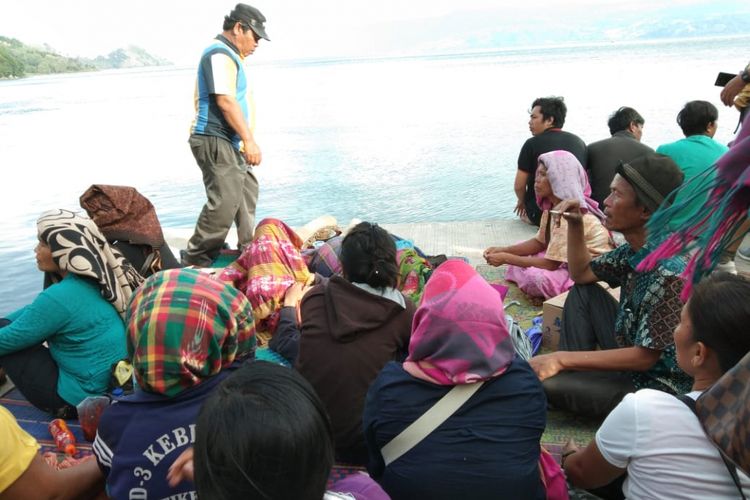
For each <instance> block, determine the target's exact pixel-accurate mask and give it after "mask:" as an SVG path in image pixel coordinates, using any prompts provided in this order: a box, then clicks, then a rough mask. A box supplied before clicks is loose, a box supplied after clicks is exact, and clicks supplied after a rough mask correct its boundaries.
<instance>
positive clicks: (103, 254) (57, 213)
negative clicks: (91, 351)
mask: <svg viewBox="0 0 750 500" xmlns="http://www.w3.org/2000/svg"><path fill="white" fill-rule="evenodd" d="M36 225H37V231H38V233H39V239H40V240H42V241H44V242H45V243H46V244H47V245H48V246H49V247H50V250H51V251H52V259H53V260H54V261H55V264H57V267H59V268H60V269H61V270H62V271H65V272H68V273H73V274H77V275H79V276H84V277H86V278H92V279H93V280H95V281H96V282H97V284H98V285H99V288H100V290H101V294H102V297H104V298H105V299H106V300H107V302H109V303H111V304H112V305H113V306H114V308H115V309H116V310H117V312H118V313H119V314H120V316H122V317H123V318H124V317H125V308H126V306H127V303H128V300H129V299H130V296H131V295H132V294H133V291H134V290H135V289H136V288H138V285H140V284H141V282H142V281H143V278H142V277H141V275H140V274H138V272H137V271H136V270H135V269H133V266H131V265H130V263H129V262H128V261H127V259H125V257H123V256H122V254H121V253H120V252H119V250H117V249H116V248H114V247H112V246H110V245H109V243H107V240H106V239H105V238H104V236H103V235H102V233H101V232H100V231H99V228H97V227H96V224H94V222H93V221H92V220H91V219H84V218H83V217H81V216H79V215H77V214H75V213H73V212H70V211H68V210H50V211H47V212H44V213H43V214H42V215H41V216H40V217H39V220H38V221H37V223H36Z"/></svg>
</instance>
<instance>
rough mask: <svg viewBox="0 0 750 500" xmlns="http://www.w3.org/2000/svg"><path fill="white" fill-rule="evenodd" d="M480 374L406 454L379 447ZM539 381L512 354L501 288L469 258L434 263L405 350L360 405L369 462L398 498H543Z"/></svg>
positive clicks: (543, 406)
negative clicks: (464, 397) (472, 388)
mask: <svg viewBox="0 0 750 500" xmlns="http://www.w3.org/2000/svg"><path fill="white" fill-rule="evenodd" d="M475 382H483V385H482V386H481V387H480V388H479V390H478V391H477V392H476V393H474V394H473V395H472V396H471V397H470V398H469V400H468V401H466V402H465V403H463V404H462V405H461V406H460V407H459V409H458V411H456V412H455V413H453V414H452V415H451V416H449V417H448V418H447V420H445V421H444V422H442V423H441V424H440V425H439V426H438V427H437V429H435V430H433V431H432V432H431V433H430V434H429V435H427V436H426V437H425V438H424V439H423V440H421V441H419V442H418V443H417V444H416V445H415V446H413V447H412V448H409V449H408V450H407V451H406V452H405V453H404V454H403V455H400V456H399V457H397V458H395V459H392V458H389V461H390V460H392V461H390V463H386V461H385V459H384V456H383V453H381V449H382V448H383V447H385V446H386V445H387V444H389V443H390V442H391V441H392V440H393V439H394V438H395V437H396V436H398V435H399V434H400V433H401V432H402V431H403V430H404V429H406V428H407V427H408V426H409V425H411V424H412V423H413V422H414V421H416V420H417V419H418V418H420V417H421V416H422V415H423V414H424V413H425V412H426V411H427V410H429V409H430V408H432V407H433V406H434V405H435V403H437V402H438V401H439V400H441V398H443V396H445V395H446V394H447V393H448V392H449V391H451V389H453V388H454V387H455V386H460V385H466V384H473V383H475ZM546 417H547V403H546V399H545V397H544V391H543V390H542V384H541V383H540V382H539V379H538V378H537V377H536V375H535V374H534V371H533V370H532V369H531V367H530V366H529V364H528V363H527V362H526V361H524V360H523V359H521V358H520V357H519V356H518V355H516V353H515V350H514V347H513V342H512V340H511V338H510V336H509V334H508V330H507V327H506V322H505V315H504V312H503V304H502V300H501V299H500V296H499V295H498V293H497V292H496V291H495V290H493V289H492V288H491V287H490V286H489V284H488V283H487V282H486V281H485V280H484V279H483V278H482V277H481V276H479V275H478V274H477V273H476V271H474V270H473V269H472V268H471V267H470V266H469V265H468V264H466V263H464V262H462V261H459V260H448V261H447V262H445V263H444V264H442V265H441V266H440V267H438V268H437V269H436V270H435V272H434V273H433V275H432V277H431V278H430V281H428V282H427V286H426V287H425V291H424V297H423V299H422V303H421V304H420V306H419V308H418V309H417V312H416V314H415V316H414V324H413V331H412V336H411V341H410V343H409V356H408V357H407V359H406V361H405V362H404V363H403V364H401V363H397V362H390V363H388V364H387V365H386V366H385V368H383V370H382V371H381V372H380V374H379V375H378V377H377V378H376V379H375V381H374V382H373V383H372V385H371V386H370V390H369V392H368V393H367V402H366V404H365V411H364V422H363V423H364V429H365V437H366V440H367V448H368V451H369V457H370V461H369V465H368V467H367V468H368V470H369V472H370V475H371V476H372V477H373V478H374V479H376V480H377V481H378V482H379V483H380V485H381V486H383V488H384V489H385V491H386V492H387V493H388V494H389V495H390V496H391V498H393V499H396V500H398V499H407V498H408V499H411V498H430V499H443V498H444V499H455V498H472V499H482V498H487V499H490V498H491V499H495V498H518V499H543V498H545V489H544V486H543V485H542V482H541V480H540V473H539V458H540V447H539V440H540V438H541V436H542V432H543V431H544V427H545V425H546Z"/></svg>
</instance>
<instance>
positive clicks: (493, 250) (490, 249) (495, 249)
mask: <svg viewBox="0 0 750 500" xmlns="http://www.w3.org/2000/svg"><path fill="white" fill-rule="evenodd" d="M504 251H505V247H488V248H487V249H486V250H485V251H484V253H482V257H484V259H485V260H487V257H488V256H489V255H490V254H491V253H497V252H504Z"/></svg>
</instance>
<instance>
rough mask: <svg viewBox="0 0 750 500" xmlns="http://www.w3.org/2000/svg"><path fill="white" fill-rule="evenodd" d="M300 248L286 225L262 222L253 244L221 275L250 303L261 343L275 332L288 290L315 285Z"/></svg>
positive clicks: (268, 221) (295, 237)
mask: <svg viewBox="0 0 750 500" xmlns="http://www.w3.org/2000/svg"><path fill="white" fill-rule="evenodd" d="M301 247H302V239H301V238H300V237H299V236H297V233H295V232H294V231H293V230H292V229H291V228H290V227H289V226H287V225H286V224H285V223H283V222H282V221H280V220H278V219H270V218H269V219H263V220H262V221H260V223H258V227H256V228H255V235H254V237H253V241H252V243H250V245H248V246H247V247H245V250H244V251H243V252H242V255H240V257H239V258H238V259H237V260H236V261H234V262H233V263H232V264H230V265H229V266H228V267H226V268H225V269H224V270H223V271H222V273H221V276H220V279H221V280H222V281H224V282H226V283H229V284H232V285H234V286H235V287H236V288H238V289H239V290H241V291H242V292H243V293H244V294H245V295H246V296H247V298H248V300H250V304H252V307H253V317H254V318H255V321H256V322H257V327H258V339H259V341H260V342H261V343H265V342H267V341H268V340H269V339H270V338H271V336H273V334H274V333H275V332H276V326H277V325H278V322H279V316H280V311H281V308H282V306H283V305H284V295H285V294H286V291H287V289H288V288H289V287H290V286H292V285H293V284H294V283H305V284H310V283H311V282H312V279H313V276H312V275H311V274H310V271H308V270H307V264H305V261H304V259H303V258H302V254H301V253H300V248H301Z"/></svg>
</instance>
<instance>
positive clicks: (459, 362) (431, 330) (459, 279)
mask: <svg viewBox="0 0 750 500" xmlns="http://www.w3.org/2000/svg"><path fill="white" fill-rule="evenodd" d="M514 356H515V349H514V347H513V341H512V340H511V338H510V335H509V334H508V329H507V327H506V324H505V312H504V309H503V302H502V299H501V298H500V295H499V294H498V293H497V292H496V291H495V290H493V289H492V287H491V286H490V285H489V283H487V281H485V279H484V278H482V277H481V276H479V274H477V272H476V271H475V270H474V269H473V268H472V267H471V266H469V265H468V264H467V263H465V262H464V261H461V260H453V259H450V260H448V261H446V262H445V263H443V264H441V265H440V266H439V267H438V268H437V269H436V270H435V271H434V272H433V273H432V276H431V277H430V280H429V281H428V282H427V285H426V286H425V288H424V293H423V295H422V301H421V304H420V306H419V308H418V309H417V312H416V313H415V315H414V321H413V323H412V334H411V340H410V342H409V356H408V357H407V358H406V361H405V362H404V365H403V366H404V370H406V371H407V372H409V373H410V374H411V375H412V376H414V377H416V378H419V379H422V380H426V381H428V382H432V383H434V384H439V385H458V384H471V383H474V382H479V381H482V380H488V379H491V378H494V377H497V376H499V375H502V374H503V373H504V372H505V370H506V369H507V367H508V365H509V364H510V363H511V361H512V360H513V357H514Z"/></svg>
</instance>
